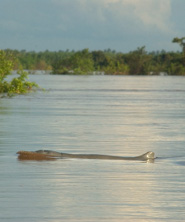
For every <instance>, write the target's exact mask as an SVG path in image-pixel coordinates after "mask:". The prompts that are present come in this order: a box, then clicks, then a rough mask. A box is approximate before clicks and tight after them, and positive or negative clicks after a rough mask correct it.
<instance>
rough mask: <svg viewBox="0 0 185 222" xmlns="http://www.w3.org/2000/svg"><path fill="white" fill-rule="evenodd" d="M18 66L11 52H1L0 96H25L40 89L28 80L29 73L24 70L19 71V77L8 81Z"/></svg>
mask: <svg viewBox="0 0 185 222" xmlns="http://www.w3.org/2000/svg"><path fill="white" fill-rule="evenodd" d="M16 64H18V63H17V62H16V60H15V58H14V56H12V54H11V53H10V52H9V53H8V52H5V51H2V50H0V94H7V95H8V96H12V95H14V94H25V93H28V92H30V91H31V90H32V89H33V88H34V87H38V86H37V84H36V83H34V82H29V81H27V80H26V79H27V78H28V76H27V73H26V72H25V71H23V70H22V69H19V70H18V71H17V75H18V76H17V77H14V78H12V79H11V80H10V81H7V76H8V75H10V74H11V71H12V70H13V69H14V68H16V67H15V65H16Z"/></svg>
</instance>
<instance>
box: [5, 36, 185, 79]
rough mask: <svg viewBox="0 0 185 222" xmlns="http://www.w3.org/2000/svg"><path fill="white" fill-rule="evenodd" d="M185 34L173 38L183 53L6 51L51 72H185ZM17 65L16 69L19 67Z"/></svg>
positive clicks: (30, 66)
mask: <svg viewBox="0 0 185 222" xmlns="http://www.w3.org/2000/svg"><path fill="white" fill-rule="evenodd" d="M184 41H185V37H183V38H177V37H176V38H174V39H173V40H172V42H173V43H178V44H179V46H180V47H181V48H182V51H181V52H166V51H164V50H162V51H160V52H159V51H157V52H147V51H146V49H145V46H143V47H139V48H137V49H136V50H134V51H131V52H129V53H121V52H116V51H112V50H110V49H108V50H104V51H101V50H98V51H89V50H88V49H83V50H81V51H74V50H73V51H69V50H66V51H58V52H50V51H48V50H47V51H45V52H26V51H25V50H22V51H18V50H5V51H6V53H11V54H13V55H14V57H15V58H17V65H16V67H17V66H19V65H21V66H22V67H23V69H24V70H32V71H34V70H48V71H50V72H51V73H52V74H92V73H96V74H98V73H104V74H114V75H159V74H160V73H167V74H168V75H185V42H184ZM16 67H14V69H16Z"/></svg>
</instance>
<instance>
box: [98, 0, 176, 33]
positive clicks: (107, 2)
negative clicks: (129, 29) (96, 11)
mask: <svg viewBox="0 0 185 222" xmlns="http://www.w3.org/2000/svg"><path fill="white" fill-rule="evenodd" d="M99 2H101V3H103V4H104V6H105V7H106V8H109V10H111V11H112V13H114V15H115V17H117V18H118V17H119V19H120V20H122V21H124V19H125V18H127V19H129V18H130V19H132V20H134V19H135V20H136V21H137V22H138V21H139V22H141V23H142V24H143V25H144V26H146V27H150V26H152V28H154V27H155V28H157V29H158V30H160V31H162V32H170V29H171V28H172V26H171V25H170V15H171V0H99Z"/></svg>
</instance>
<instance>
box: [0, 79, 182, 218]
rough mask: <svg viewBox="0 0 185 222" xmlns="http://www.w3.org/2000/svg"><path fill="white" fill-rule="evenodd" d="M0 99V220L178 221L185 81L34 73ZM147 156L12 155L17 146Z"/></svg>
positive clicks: (180, 210) (180, 208)
mask: <svg viewBox="0 0 185 222" xmlns="http://www.w3.org/2000/svg"><path fill="white" fill-rule="evenodd" d="M30 79H31V80H33V81H36V82H37V83H38V84H39V85H40V86H42V87H43V88H45V89H46V90H45V91H42V90H39V91H38V92H35V93H31V94H29V95H25V96H16V97H13V98H1V99H0V221H2V222H4V221H5V222H6V221H7V222H24V221H26V222H29V221H30V222H34V221H36V222H41V221H46V222H47V221H48V222H59V221H84V222H88V221H108V222H110V221H111V222H112V221H185V78H184V77H170V76H68V75H66V76H59V75H54V76H52V75H33V76H30ZM38 149H50V150H54V151H59V152H68V153H84V154H109V155H120V156H137V155H140V154H143V153H145V152H147V151H154V152H155V155H156V156H157V157H159V158H157V159H156V160H155V161H154V163H146V162H140V161H119V160H117V161H116V160H81V159H59V160H56V161H19V160H18V159H17V155H16V152H17V151H19V150H25V151H35V150H38Z"/></svg>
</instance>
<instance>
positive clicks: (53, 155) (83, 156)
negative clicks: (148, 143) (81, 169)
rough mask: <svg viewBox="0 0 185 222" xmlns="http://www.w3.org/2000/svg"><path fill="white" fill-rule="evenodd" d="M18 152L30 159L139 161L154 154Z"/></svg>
mask: <svg viewBox="0 0 185 222" xmlns="http://www.w3.org/2000/svg"><path fill="white" fill-rule="evenodd" d="M17 154H19V157H25V158H26V157H29V158H28V159H31V157H32V156H33V157H35V159H37V158H36V157H37V156H39V157H40V156H43V157H47V158H50V157H51V158H78V159H103V160H139V161H148V160H149V161H150V160H151V162H152V160H154V159H155V154H154V152H152V151H149V152H147V153H144V154H142V155H140V156H134V157H124V156H111V155H100V154H69V153H60V152H55V151H52V150H37V151H33V152H28V151H19V152H17Z"/></svg>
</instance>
